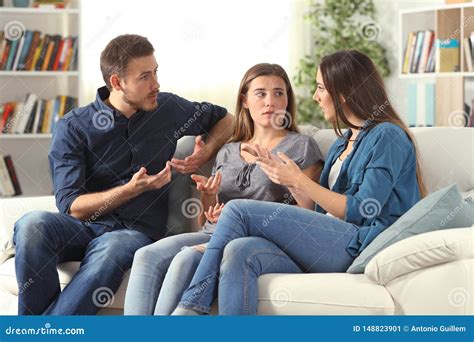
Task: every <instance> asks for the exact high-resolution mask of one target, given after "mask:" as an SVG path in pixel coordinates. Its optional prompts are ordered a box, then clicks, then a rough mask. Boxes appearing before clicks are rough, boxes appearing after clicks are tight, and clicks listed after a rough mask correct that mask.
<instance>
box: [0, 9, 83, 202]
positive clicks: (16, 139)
mask: <svg viewBox="0 0 474 342" xmlns="http://www.w3.org/2000/svg"><path fill="white" fill-rule="evenodd" d="M80 16H81V8H80V1H79V0H70V1H68V2H67V6H66V8H64V9H60V8H32V7H28V8H15V7H12V3H11V0H10V1H8V0H6V1H4V7H0V26H1V30H5V27H6V25H7V24H8V23H11V22H13V21H15V22H19V23H21V25H23V27H24V29H25V30H32V31H36V30H37V31H40V32H41V34H49V35H61V36H62V37H69V36H75V37H79V33H80V23H81V18H80ZM79 56H80V54H79ZM79 56H78V57H79ZM80 78H81V63H80V60H78V62H77V70H74V71H5V70H2V71H0V104H3V103H6V102H23V101H25V98H26V95H27V94H28V93H35V94H37V95H38V97H39V98H42V99H54V98H55V97H56V96H58V95H66V96H71V97H74V98H77V99H78V102H79V103H81V94H80ZM50 143H51V134H49V133H37V134H5V133H0V154H3V155H10V156H11V157H12V160H13V164H14V167H15V171H16V174H17V177H18V181H19V184H20V187H21V190H22V195H21V196H25V197H27V196H45V195H51V194H52V183H51V176H50V171H49V164H48V151H49V146H50ZM0 197H1V195H0Z"/></svg>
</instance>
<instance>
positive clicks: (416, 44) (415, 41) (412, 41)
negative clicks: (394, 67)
mask: <svg viewBox="0 0 474 342" xmlns="http://www.w3.org/2000/svg"><path fill="white" fill-rule="evenodd" d="M434 41H435V33H434V31H432V30H425V31H415V32H409V33H408V38H407V43H406V46H405V50H404V54H403V64H402V73H403V74H408V73H413V74H414V73H426V72H433V71H434V59H435V50H436V44H434Z"/></svg>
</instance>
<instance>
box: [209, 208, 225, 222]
mask: <svg viewBox="0 0 474 342" xmlns="http://www.w3.org/2000/svg"><path fill="white" fill-rule="evenodd" d="M222 209H224V203H222V204H219V203H216V205H215V206H213V207H212V206H210V207H209V209H208V210H207V211H205V212H204V215H205V216H206V218H207V219H208V221H209V222H211V223H217V220H218V219H219V216H220V214H221V212H222Z"/></svg>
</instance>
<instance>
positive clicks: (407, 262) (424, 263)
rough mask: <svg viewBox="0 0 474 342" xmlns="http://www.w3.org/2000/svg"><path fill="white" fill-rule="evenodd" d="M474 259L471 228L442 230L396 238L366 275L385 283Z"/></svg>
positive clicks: (377, 257)
mask: <svg viewBox="0 0 474 342" xmlns="http://www.w3.org/2000/svg"><path fill="white" fill-rule="evenodd" d="M473 258H474V228H473V227H466V228H457V229H444V230H438V231H434V232H429V233H424V234H419V235H416V236H412V237H410V238H407V239H404V240H402V241H399V242H397V243H395V244H393V245H391V246H389V247H387V248H386V249H384V250H383V251H381V252H380V253H378V254H377V255H376V256H375V257H374V258H373V259H372V260H371V261H370V262H369V263H368V264H367V266H366V268H365V274H366V275H367V277H369V278H370V279H371V280H373V281H374V282H376V283H378V284H380V285H386V284H388V283H389V282H390V281H392V280H393V279H395V278H397V277H400V276H402V275H405V274H408V273H411V272H414V271H417V270H420V269H423V268H427V267H430V266H435V265H438V264H442V263H446V262H452V261H455V260H461V259H473Z"/></svg>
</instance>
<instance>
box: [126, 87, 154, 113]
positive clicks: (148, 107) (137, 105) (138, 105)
mask: <svg viewBox="0 0 474 342" xmlns="http://www.w3.org/2000/svg"><path fill="white" fill-rule="evenodd" d="M128 95H129V92H128V91H126V90H125V89H124V91H123V97H122V100H123V102H125V103H126V104H128V105H129V106H130V107H132V108H133V109H135V110H136V111H140V110H143V111H146V112H150V111H152V110H155V109H156V108H157V107H158V103H157V102H154V103H153V104H149V105H147V104H146V101H141V102H138V101H134V100H132V99H131V98H130V97H129V96H128Z"/></svg>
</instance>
